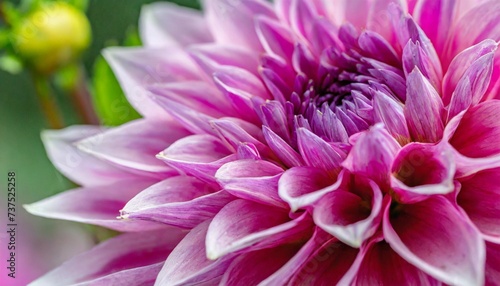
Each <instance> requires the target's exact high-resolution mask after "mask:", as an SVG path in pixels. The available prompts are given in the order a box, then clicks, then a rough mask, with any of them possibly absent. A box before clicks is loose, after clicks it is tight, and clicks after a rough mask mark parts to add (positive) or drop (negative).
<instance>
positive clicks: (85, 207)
mask: <svg viewBox="0 0 500 286" xmlns="http://www.w3.org/2000/svg"><path fill="white" fill-rule="evenodd" d="M153 183H154V181H139V180H132V181H121V182H119V183H115V184H112V185H107V186H99V187H86V188H80V189H74V190H70V191H66V192H64V193H61V194H58V195H55V196H53V197H50V198H47V199H44V200H41V201H39V202H36V203H33V204H30V205H25V206H24V207H25V209H26V210H27V211H28V212H29V213H32V214H34V215H38V216H43V217H48V218H55V219H63V220H71V221H77V222H83V223H88V224H95V225H100V226H104V227H107V228H111V229H114V230H118V231H143V230H148V229H156V228H160V227H162V225H161V224H158V223H150V222H137V221H132V220H119V219H117V216H118V214H119V211H120V210H121V209H122V208H123V206H125V204H126V203H127V201H128V200H130V199H131V198H133V197H134V196H135V195H137V193H139V192H140V191H142V190H143V189H145V188H147V187H148V186H150V185H152V184H153Z"/></svg>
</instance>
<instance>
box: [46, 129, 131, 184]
mask: <svg viewBox="0 0 500 286" xmlns="http://www.w3.org/2000/svg"><path fill="white" fill-rule="evenodd" d="M105 130H106V129H104V128H102V127H97V126H71V127H67V128H64V129H62V130H45V131H43V132H42V141H43V144H44V146H45V150H46V152H47V155H48V157H49V159H50V161H51V162H52V164H54V166H55V167H56V168H57V169H58V170H59V171H60V172H61V173H62V174H63V175H64V176H66V177H68V178H69V179H70V180H72V181H73V182H75V183H77V184H79V185H84V186H96V185H103V184H111V183H115V182H118V181H120V180H123V179H126V178H128V177H130V176H134V175H133V174H131V173H130V172H127V170H126V169H123V168H119V167H117V166H115V165H113V164H110V163H109V162H105V161H102V160H100V159H98V158H96V157H94V156H92V155H90V154H88V153H85V152H82V151H81V150H79V149H78V148H76V146H75V145H74V143H75V142H77V141H79V140H82V139H84V138H87V137H90V136H94V135H97V134H100V133H102V132H104V131H105Z"/></svg>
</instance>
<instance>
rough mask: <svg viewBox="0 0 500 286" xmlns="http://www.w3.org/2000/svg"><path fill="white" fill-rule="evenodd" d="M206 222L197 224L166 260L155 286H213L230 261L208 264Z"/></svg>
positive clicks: (213, 261)
mask: <svg viewBox="0 0 500 286" xmlns="http://www.w3.org/2000/svg"><path fill="white" fill-rule="evenodd" d="M209 224H210V220H207V221H205V222H203V223H200V224H199V225H198V226H197V227H195V228H194V229H193V230H191V231H190V232H189V233H188V234H187V235H186V237H184V239H183V240H182V241H181V242H180V243H179V244H177V246H176V247H175V248H174V250H172V252H171V253H170V255H169V256H168V258H167V260H166V261H165V264H164V265H163V268H162V269H161V271H160V273H159V274H158V277H157V279H156V283H155V285H179V286H180V285H197V284H201V285H217V284H219V282H220V280H221V278H222V275H224V273H225V272H226V270H227V268H228V266H229V265H230V263H231V261H232V260H233V259H234V257H231V256H226V257H223V258H219V259H217V260H209V259H208V258H207V257H206V255H205V237H206V235H207V230H208V226H209Z"/></svg>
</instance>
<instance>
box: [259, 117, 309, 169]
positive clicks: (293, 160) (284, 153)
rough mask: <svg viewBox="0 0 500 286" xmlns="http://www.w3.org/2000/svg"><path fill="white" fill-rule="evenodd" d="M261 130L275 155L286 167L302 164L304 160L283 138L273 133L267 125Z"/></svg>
mask: <svg viewBox="0 0 500 286" xmlns="http://www.w3.org/2000/svg"><path fill="white" fill-rule="evenodd" d="M262 131H263V134H264V138H266V142H267V145H269V148H271V150H273V152H274V153H275V154H276V156H277V157H278V158H279V159H280V160H281V161H282V162H283V163H284V164H285V165H286V166H287V167H290V168H291V167H298V166H303V165H304V161H303V159H302V157H301V156H300V155H299V153H298V152H297V151H295V150H294V149H293V148H292V147H291V146H290V145H289V144H288V143H287V142H285V140H283V139H282V138H281V137H280V136H278V135H277V134H276V133H274V132H273V131H272V130H271V129H269V127H267V126H263V127H262Z"/></svg>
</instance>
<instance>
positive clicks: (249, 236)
mask: <svg viewBox="0 0 500 286" xmlns="http://www.w3.org/2000/svg"><path fill="white" fill-rule="evenodd" d="M235 218H237V220H235ZM310 225H311V224H310V222H309V219H308V215H307V214H304V215H302V216H301V217H299V218H298V219H295V220H292V221H290V219H289V217H288V212H287V211H286V210H283V209H281V208H276V207H271V206H266V205H261V204H257V203H253V202H250V201H246V200H235V201H233V202H230V203H229V204H227V205H226V206H225V207H224V208H223V209H222V210H221V211H220V212H219V213H218V214H217V215H216V216H215V217H214V219H213V220H212V222H211V223H210V227H209V228H208V233H207V239H206V247H207V257H208V258H210V259H217V258H219V257H222V256H224V255H226V254H228V253H232V252H235V251H239V250H243V249H245V248H248V247H250V246H251V249H250V250H256V249H261V248H269V247H274V246H277V245H281V244H285V243H286V242H287V241H288V240H291V239H292V237H293V239H299V238H301V237H304V236H307V235H308V232H307V231H306V230H307V229H308V228H309V227H310Z"/></svg>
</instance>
